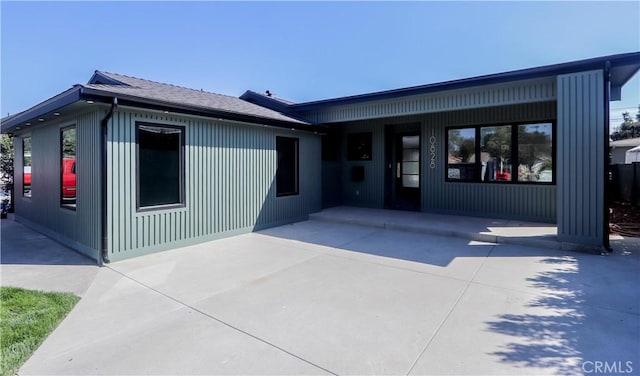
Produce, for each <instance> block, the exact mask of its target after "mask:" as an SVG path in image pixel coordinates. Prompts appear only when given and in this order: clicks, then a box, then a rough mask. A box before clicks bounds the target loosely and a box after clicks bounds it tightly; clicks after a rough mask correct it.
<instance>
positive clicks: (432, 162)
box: [429, 129, 436, 168]
mask: <svg viewBox="0 0 640 376" xmlns="http://www.w3.org/2000/svg"><path fill="white" fill-rule="evenodd" d="M429 168H436V136H435V134H434V133H433V129H432V130H431V137H429Z"/></svg>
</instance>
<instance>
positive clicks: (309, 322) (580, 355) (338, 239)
mask: <svg viewBox="0 0 640 376" xmlns="http://www.w3.org/2000/svg"><path fill="white" fill-rule="evenodd" d="M638 253H639V251H638V249H632V250H626V251H621V252H618V253H615V254H612V255H610V256H596V255H589V254H579V253H570V252H566V251H557V250H549V249H536V248H528V247H524V246H517V245H509V244H498V245H496V244H491V243H482V242H476V241H469V240H464V239H458V238H450V237H439V236H430V235H422V234H417V233H406V232H395V231H389V230H385V229H379V228H370V227H361V226H356V225H346V224H335V223H328V222H322V221H317V220H310V221H306V222H301V223H298V224H294V225H288V226H282V227H278V228H274V229H270V230H266V231H262V232H259V233H252V234H247V235H242V236H237V237H233V238H227V239H222V240H218V241H214V242H209V243H206V244H201V245H197V246H192V247H186V248H181V249H176V250H173V251H168V252H164V253H158V254H153V255H149V256H144V257H140V258H136V259H132V260H126V261H122V262H117V263H113V264H111V265H109V266H107V267H104V268H100V270H99V272H98V273H97V276H96V278H95V280H94V282H93V284H92V285H91V286H90V287H89V289H88V290H87V291H86V293H85V294H84V298H83V299H82V300H81V301H80V303H79V304H78V305H77V307H76V308H75V309H74V310H73V311H72V312H71V314H70V315H69V316H68V317H67V318H66V319H65V320H64V322H63V323H62V324H61V325H60V327H59V328H58V329H57V330H56V331H55V332H54V333H53V334H52V335H51V336H50V337H49V338H48V339H47V340H46V341H45V342H44V344H43V345H42V346H41V347H40V348H39V349H38V350H37V351H36V353H35V354H34V355H33V357H32V358H31V359H29V361H27V363H26V364H25V365H24V367H23V368H22V369H21V370H20V374H21V375H28V374H331V373H333V374H394V375H400V374H402V375H405V374H411V375H414V374H415V375H420V374H473V375H477V374H509V375H513V374H583V373H593V371H594V370H596V368H595V367H598V366H600V367H601V369H603V368H602V367H604V364H605V363H606V364H608V365H609V367H617V369H619V370H621V371H631V372H629V373H635V374H637V373H638V372H640V359H639V356H640V355H639V354H640V256H639V255H638ZM630 368H631V369H630ZM609 370H611V368H609Z"/></svg>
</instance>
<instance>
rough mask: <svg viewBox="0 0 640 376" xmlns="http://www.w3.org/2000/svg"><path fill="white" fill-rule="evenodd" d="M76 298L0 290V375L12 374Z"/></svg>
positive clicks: (12, 288) (65, 294) (54, 326)
mask: <svg viewBox="0 0 640 376" xmlns="http://www.w3.org/2000/svg"><path fill="white" fill-rule="evenodd" d="M79 299H80V298H78V297H77V296H75V295H73V294H68V293H49V292H40V291H32V290H24V289H19V288H14V287H0V303H1V305H0V341H1V346H0V349H1V351H2V354H1V355H2V358H1V359H0V374H1V375H2V376H7V375H13V374H14V373H15V372H16V371H17V370H18V368H19V367H20V366H21V365H22V363H24V362H25V361H26V360H27V359H28V358H29V356H30V355H31V354H32V353H33V352H34V351H35V349H36V348H37V347H38V346H39V345H40V344H41V343H42V341H44V339H45V338H47V335H49V333H51V331H53V329H55V328H56V326H58V324H59V323H60V322H61V321H62V319H63V318H64V317H65V316H66V315H67V313H69V311H71V309H72V308H73V306H74V305H75V304H76V303H77V302H78V300H79Z"/></svg>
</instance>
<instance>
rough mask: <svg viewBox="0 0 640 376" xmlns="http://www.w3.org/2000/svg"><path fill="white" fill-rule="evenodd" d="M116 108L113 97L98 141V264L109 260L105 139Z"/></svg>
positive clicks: (116, 100)
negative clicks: (99, 248)
mask: <svg viewBox="0 0 640 376" xmlns="http://www.w3.org/2000/svg"><path fill="white" fill-rule="evenodd" d="M117 108H118V98H117V97H113V101H112V102H111V109H110V110H109V112H107V115H106V116H105V117H104V118H103V119H102V122H101V127H102V140H101V141H102V142H101V143H100V172H101V174H102V179H101V181H102V184H101V185H100V200H101V211H102V221H101V229H100V232H101V239H102V258H101V259H100V264H101V265H102V264H105V263H106V264H108V263H109V262H110V261H109V249H108V247H109V236H108V234H107V231H108V228H107V219H108V217H107V140H108V129H109V128H108V124H109V120H110V119H111V117H112V116H113V113H114V111H115V110H116V109H117Z"/></svg>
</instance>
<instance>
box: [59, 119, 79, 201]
mask: <svg viewBox="0 0 640 376" xmlns="http://www.w3.org/2000/svg"><path fill="white" fill-rule="evenodd" d="M60 205H61V206H62V207H63V208H67V209H72V210H75V209H76V127H75V126H72V127H66V128H63V129H62V130H61V131H60Z"/></svg>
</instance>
